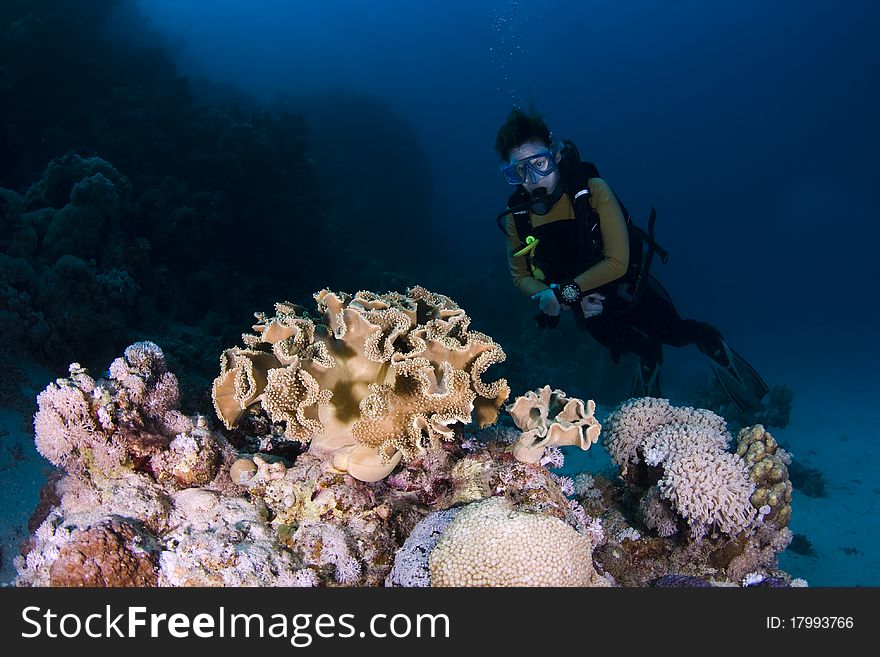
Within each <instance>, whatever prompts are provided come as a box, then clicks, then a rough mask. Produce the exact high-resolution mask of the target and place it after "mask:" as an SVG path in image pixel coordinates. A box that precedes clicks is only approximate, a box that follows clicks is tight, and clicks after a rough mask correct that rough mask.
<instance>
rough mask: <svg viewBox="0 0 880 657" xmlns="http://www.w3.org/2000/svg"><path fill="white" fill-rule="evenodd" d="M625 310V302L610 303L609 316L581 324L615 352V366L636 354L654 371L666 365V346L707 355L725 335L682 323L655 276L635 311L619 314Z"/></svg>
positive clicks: (695, 323) (697, 324)
mask: <svg viewBox="0 0 880 657" xmlns="http://www.w3.org/2000/svg"><path fill="white" fill-rule="evenodd" d="M625 306H627V302H626V301H624V300H623V299H619V298H614V299H606V301H605V308H606V310H607V313H603V314H601V315H597V316H596V317H591V318H590V319H586V320H585V319H583V317H582V316H581V317H579V321H578V322H577V323H578V327H579V328H580V329H581V330H584V331H587V332H589V333H590V335H592V336H593V337H594V338H595V339H596V341H597V342H599V344H601V345H603V346H605V347H606V348H607V349H608V350H609V351H610V352H611V359H612V360H613V361H614V362H615V363H617V362H619V360H620V356H621V354H628V353H634V354H637V355H638V357H639V358H640V359H641V363H642V366H643V367H644V368H645V369H649V370H653V369H655V368H656V367H657V366H658V365H659V364H660V363H661V362H663V345H664V344H668V345H671V346H673V347H684V346H687V345H689V344H695V345H697V348H699V350H700V351H702V352H703V353H705V354H713V353H716V352H717V351H718V348H719V345H720V343H721V339H722V338H721V333H720V332H719V331H718V330H717V329H716V328H715V327H713V326H711V325H710V324H707V323H706V322H699V321H696V320H693V319H682V318H681V315H679V314H678V311H677V310H676V309H675V305H674V304H673V303H672V299H671V298H670V296H669V293H668V292H667V291H666V290H665V289H664V288H663V286H662V285H661V284H660V281H658V280H657V279H655V278H654V277H653V276H649V277H648V280H647V281H646V282H645V289H644V291H643V293H642V296H641V298H640V299H639V300H638V302H637V303H636V304H635V305H634V306H633V307H632V308H631V309H628V310H627V311H626V312H622V313H620V312H616V311H619V310H620V309H622V308H624V307H625Z"/></svg>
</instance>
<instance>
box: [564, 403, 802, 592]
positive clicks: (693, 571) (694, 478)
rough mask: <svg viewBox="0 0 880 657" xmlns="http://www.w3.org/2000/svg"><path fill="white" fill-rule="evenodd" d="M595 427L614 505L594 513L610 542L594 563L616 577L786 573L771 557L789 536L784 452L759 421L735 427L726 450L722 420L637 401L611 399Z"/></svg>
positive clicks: (717, 578)
mask: <svg viewBox="0 0 880 657" xmlns="http://www.w3.org/2000/svg"><path fill="white" fill-rule="evenodd" d="M604 427H605V430H606V434H605V441H606V445H607V446H608V450H609V453H610V454H611V456H612V459H613V460H614V461H615V463H616V464H617V465H618V466H619V467H620V471H621V479H620V483H618V484H612V483H611V482H605V483H604V484H603V488H604V490H603V495H604V499H605V504H606V506H611V507H613V508H614V509H615V511H614V512H612V513H611V514H610V515H603V516H602V518H603V520H604V521H605V525H606V528H609V529H610V530H611V532H610V535H611V536H612V539H610V540H609V541H608V542H607V543H606V544H605V545H603V546H602V548H601V549H600V550H599V551H598V553H597V554H596V561H597V563H601V564H602V566H603V567H604V568H605V569H606V570H607V571H609V574H611V575H612V576H613V577H615V578H616V580H617V581H618V583H622V584H624V585H626V584H627V583H634V582H641V581H652V580H653V579H656V578H658V577H663V576H665V575H669V574H672V575H681V576H689V577H701V578H706V579H710V580H712V581H714V582H735V583H736V582H739V581H740V580H741V579H742V578H743V577H745V576H746V575H747V574H749V573H759V574H761V575H762V576H767V577H770V576H779V577H785V575H784V574H781V573H779V571H778V569H777V555H778V553H779V552H781V551H782V550H784V549H785V548H786V546H787V545H788V544H789V542H790V541H791V536H792V535H791V532H790V531H789V530H788V529H787V527H786V525H787V524H788V520H789V518H790V515H791V506H790V503H791V484H790V483H789V482H788V475H787V470H786V469H785V461H786V460H787V455H786V454H785V452H784V450H781V449H780V448H778V446H777V445H776V442H775V441H774V440H773V438H772V436H770V434H768V433H767V432H766V431H765V430H764V427H763V426H761V425H756V426H754V427H748V428H744V429H742V430H741V431H740V432H739V435H738V440H737V444H736V447H735V449H734V451H732V452H731V451H728V450H727V448H728V445H729V444H730V442H731V440H732V437H731V435H730V433H729V432H728V430H727V425H726V422H725V421H724V419H723V418H721V417H719V416H717V415H715V414H714V413H713V412H711V411H708V410H705V409H693V408H690V407H683V408H679V407H674V406H672V405H671V404H670V403H669V402H668V400H665V399H655V398H641V399H632V400H628V401H627V402H624V403H623V404H621V405H619V406H618V407H617V408H616V409H615V410H614V411H613V412H612V413H611V415H610V416H609V417H608V418H607V420H606V422H605V424H604ZM580 499H581V500H582V502H583V503H584V506H585V507H586V509H587V511H588V512H591V509H592V506H593V505H596V504H597V502H596V501H595V496H593V497H592V498H586V497H584V496H581V498H580ZM615 502H616V505H615ZM630 527H634V528H635V529H636V530H647V535H645V536H635V535H634V534H631V533H629V532H628V531H627V530H628V528H630ZM621 539H623V540H621Z"/></svg>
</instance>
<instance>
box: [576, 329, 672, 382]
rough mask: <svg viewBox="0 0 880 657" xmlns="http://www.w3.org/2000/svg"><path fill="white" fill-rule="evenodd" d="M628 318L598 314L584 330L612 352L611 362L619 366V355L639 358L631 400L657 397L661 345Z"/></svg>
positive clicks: (661, 354) (661, 353) (661, 359)
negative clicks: (633, 398) (630, 355)
mask: <svg viewBox="0 0 880 657" xmlns="http://www.w3.org/2000/svg"><path fill="white" fill-rule="evenodd" d="M631 319H632V318H631V317H630V316H629V315H626V316H623V317H613V316H612V317H603V316H601V315H600V316H598V317H593V318H591V319H590V320H589V321H587V322H586V324H587V331H589V333H590V335H592V336H593V338H594V339H595V340H596V341H597V342H598V343H599V344H601V345H602V346H604V347H605V348H607V349H608V350H609V351H610V352H611V360H612V361H613V362H615V363H619V362H620V356H621V355H622V354H636V355H637V356H638V357H639V364H638V366H637V369H636V374H635V377H634V382H633V388H632V393H631V394H632V396H633V397H659V396H660V364H661V363H662V362H663V345H662V343H661V342H660V340H658V339H657V338H656V337H653V336H650V335H647V334H646V333H644V332H643V331H640V330H639V329H637V328H635V327H634V326H633V325H632V322H631Z"/></svg>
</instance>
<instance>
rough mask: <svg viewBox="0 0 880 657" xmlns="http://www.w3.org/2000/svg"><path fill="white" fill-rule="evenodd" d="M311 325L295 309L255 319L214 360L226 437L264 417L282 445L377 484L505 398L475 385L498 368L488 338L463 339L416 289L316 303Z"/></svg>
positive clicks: (461, 323) (458, 321)
mask: <svg viewBox="0 0 880 657" xmlns="http://www.w3.org/2000/svg"><path fill="white" fill-rule="evenodd" d="M315 301H316V302H317V306H318V311H319V312H320V313H321V317H320V320H315V319H312V318H311V317H310V316H309V315H308V314H307V313H305V312H304V310H303V309H301V308H299V307H297V306H294V305H292V304H276V307H275V311H276V314H275V316H273V317H267V316H265V315H262V314H258V315H257V319H258V323H257V324H256V325H255V326H254V327H253V329H254V334H246V335H244V336H243V341H244V343H245V345H246V347H245V348H243V349H242V348H238V347H235V348H232V349H228V350H227V351H225V352H224V354H223V356H222V358H221V372H220V376H218V377H217V379H215V381H214V386H213V399H214V407H215V410H216V412H217V415H218V416H219V417H220V419H221V420H222V421H223V423H224V425H225V426H226V428H227V429H232V428H234V427H236V426H237V425H238V423H239V422H240V421H241V419H242V417H243V416H244V414H245V413H247V412H251V413H256V412H263V413H265V414H267V415H268V417H269V418H270V419H271V420H272V422H274V423H276V424H279V425H281V426H282V427H283V435H284V438H286V439H288V440H293V441H299V442H302V443H310V445H311V447H310V449H311V450H312V451H330V452H332V458H333V463H334V465H335V467H336V468H337V469H339V470H341V471H344V472H348V473H350V474H351V475H352V476H354V477H356V478H358V479H361V480H362V481H378V480H379V479H383V478H384V477H385V476H387V475H388V474H389V473H390V472H391V471H392V470H393V469H394V468H395V466H396V465H397V464H398V463H399V462H400V461H401V460H402V459H403V460H406V461H410V460H412V459H414V458H415V457H416V456H417V455H419V454H423V453H424V452H425V451H426V450H428V449H437V448H438V446H439V444H440V442H441V441H444V440H450V439H452V436H453V429H452V427H453V425H455V424H457V423H468V422H470V421H471V415H472V413H473V414H475V415H476V419H477V421H478V423H479V424H480V426H487V425H489V424H492V423H493V422H494V421H495V419H496V417H497V414H498V409H499V407H500V406H501V404H502V403H503V402H504V401H505V400H506V399H507V396H508V394H509V388H508V386H507V382H506V381H505V380H504V379H500V380H496V381H492V382H486V381H484V380H483V375H484V374H485V372H486V370H487V369H488V368H489V367H490V366H491V365H493V364H495V363H500V362H502V361H503V360H504V352H503V351H502V349H501V348H500V347H499V346H498V345H497V344H496V343H495V342H494V341H493V340H492V339H491V338H490V337H489V336H487V335H485V334H483V333H479V332H477V331H472V330H470V329H469V324H470V318H469V317H468V316H467V314H466V313H465V312H464V311H463V310H462V309H461V308H459V307H458V305H457V304H456V303H455V302H454V301H452V300H451V299H449V298H448V297H445V296H443V295H440V294H435V293H432V292H429V291H428V290H426V289H424V288H421V287H414V288H410V289H409V290H408V291H407V293H406V294H400V293H396V292H389V293H387V294H383V295H379V294H375V293H372V292H365V291H361V292H357V293H356V294H354V295H351V294H348V293H334V292H330V291H329V290H322V291H321V292H318V293H317V294H315Z"/></svg>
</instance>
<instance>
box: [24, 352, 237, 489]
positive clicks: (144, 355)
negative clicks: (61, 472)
mask: <svg viewBox="0 0 880 657" xmlns="http://www.w3.org/2000/svg"><path fill="white" fill-rule="evenodd" d="M69 371H70V376H69V377H68V378H66V379H58V380H57V381H56V382H55V383H51V384H49V386H48V387H47V388H46V389H45V390H43V391H42V392H41V393H40V394H39V395H38V397H37V404H38V406H39V410H38V411H37V413H36V415H35V416H34V430H35V437H34V440H35V442H36V446H37V450H38V451H39V452H40V453H41V454H42V455H43V456H45V457H46V458H47V459H49V461H51V462H52V463H54V464H55V465H57V466H60V467H62V468H64V469H66V470H69V471H89V470H96V471H97V472H100V473H101V474H102V476H106V475H108V474H112V473H114V472H115V473H119V472H121V471H123V470H126V469H136V470H143V471H151V472H152V474H153V476H154V477H156V478H157V479H159V478H163V477H164V478H168V479H169V480H173V481H175V482H176V483H177V484H178V485H179V486H184V487H185V486H192V485H199V484H204V483H207V482H208V481H210V480H211V479H212V478H213V477H214V474H215V473H216V471H217V463H218V458H219V451H218V447H217V445H216V442H215V440H214V438H213V436H212V435H211V433H210V432H209V431H207V429H206V426H205V425H204V423H203V422H201V423H200V422H198V421H197V422H196V423H194V422H193V421H192V420H191V419H190V418H188V417H186V416H184V415H182V414H181V413H180V412H179V411H178V410H177V405H178V402H179V394H178V389H177V378H176V377H175V376H174V374H173V373H171V372H169V371H168V370H167V369H166V365H165V357H164V354H163V353H162V350H161V349H160V348H159V347H158V346H157V345H156V344H154V343H152V342H137V343H135V344H133V345H131V346H129V347H128V348H127V349H126V350H125V353H124V355H123V357H121V358H117V359H116V360H114V361H113V363H112V364H111V365H110V368H109V376H108V378H106V379H98V380H97V381H96V380H95V379H94V378H92V377H91V376H90V375H89V373H88V372H87V371H86V370H85V369H84V368H82V367H81V366H80V365H79V364H78V363H73V364H71V366H70V368H69Z"/></svg>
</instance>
